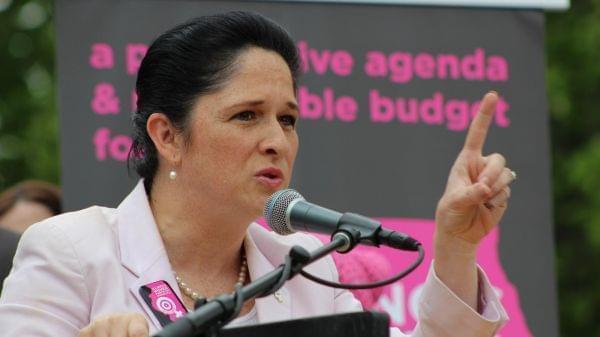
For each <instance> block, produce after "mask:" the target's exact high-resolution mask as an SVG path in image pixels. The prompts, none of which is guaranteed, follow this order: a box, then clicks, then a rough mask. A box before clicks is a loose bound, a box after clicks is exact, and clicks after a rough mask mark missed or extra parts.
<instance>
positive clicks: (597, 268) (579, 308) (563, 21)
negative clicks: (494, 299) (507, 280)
mask: <svg viewBox="0 0 600 337" xmlns="http://www.w3.org/2000/svg"><path fill="white" fill-rule="evenodd" d="M54 43H55V35H54V29H53V25H52V1H51V0H31V1H24V0H22V1H14V2H13V1H11V0H0V76H1V77H0V78H1V80H0V188H4V187H7V186H9V185H12V184H14V183H16V182H18V181H20V180H22V179H25V178H38V179H45V180H48V181H52V182H55V183H58V181H59V163H60V161H59V151H58V125H57V124H58V118H57V108H56V85H55V84H56V72H55V66H54V65H55V60H54V58H55V55H54ZM546 51H547V53H546V54H547V64H548V66H547V80H548V97H549V102H550V113H551V128H552V152H553V153H552V154H553V174H554V175H553V183H554V186H553V187H554V219H555V223H556V243H557V266H558V277H559V299H560V303H559V304H560V320H561V331H562V334H561V335H562V336H600V324H599V323H598V322H600V282H598V278H599V277H600V263H598V258H599V257H600V132H599V130H600V113H598V111H597V110H598V109H599V108H598V107H600V0H574V1H572V8H571V9H570V10H569V11H568V12H558V13H549V14H548V15H547V44H546Z"/></svg>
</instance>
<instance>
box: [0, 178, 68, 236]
mask: <svg viewBox="0 0 600 337" xmlns="http://www.w3.org/2000/svg"><path fill="white" fill-rule="evenodd" d="M61 212H62V203H61V193H60V189H59V188H58V187H57V186H55V185H53V184H51V183H47V182H44V181H35V180H29V181H23V182H21V183H18V184H17V185H15V186H13V187H11V188H9V189H7V190H6V191H4V192H3V193H2V194H1V195H0V228H4V229H7V230H11V231H13V232H16V233H23V232H24V231H25V230H26V229H27V227H29V226H30V225H32V224H34V223H36V222H38V221H41V220H44V219H46V218H49V217H52V216H55V215H57V214H60V213H61Z"/></svg>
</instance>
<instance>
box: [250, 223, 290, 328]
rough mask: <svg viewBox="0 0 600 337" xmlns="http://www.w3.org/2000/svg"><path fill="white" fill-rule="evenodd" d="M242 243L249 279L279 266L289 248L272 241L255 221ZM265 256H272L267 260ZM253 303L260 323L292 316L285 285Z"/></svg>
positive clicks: (287, 318)
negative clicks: (243, 244)
mask: <svg viewBox="0 0 600 337" xmlns="http://www.w3.org/2000/svg"><path fill="white" fill-rule="evenodd" d="M244 243H245V248H246V259H247V260H248V269H249V271H250V279H251V280H256V279H257V278H259V277H261V276H263V275H264V274H266V273H268V272H270V271H272V270H273V269H275V268H276V267H277V266H279V264H281V262H283V256H285V255H286V254H287V253H288V250H289V246H286V245H280V244H279V243H278V242H274V240H273V238H272V237H271V235H270V234H269V232H267V230H266V229H264V228H263V227H261V226H260V225H259V224H256V223H252V224H250V227H249V228H248V234H247V235H246V240H245V242H244ZM265 254H266V256H265ZM267 256H270V257H274V258H272V259H271V260H269V259H268V258H267ZM286 284H287V283H286ZM255 303H256V304H255V305H256V311H257V313H258V321H259V322H260V323H267V322H274V321H282V320H289V319H291V318H292V300H291V296H290V292H289V290H288V289H287V287H286V285H284V286H283V287H281V288H280V289H279V290H278V291H277V292H276V293H275V294H273V295H269V296H266V297H264V298H259V299H257V300H256V301H255Z"/></svg>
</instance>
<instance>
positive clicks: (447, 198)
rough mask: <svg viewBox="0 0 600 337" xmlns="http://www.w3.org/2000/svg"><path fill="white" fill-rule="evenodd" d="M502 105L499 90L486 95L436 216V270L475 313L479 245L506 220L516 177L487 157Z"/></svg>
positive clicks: (499, 158)
mask: <svg viewBox="0 0 600 337" xmlns="http://www.w3.org/2000/svg"><path fill="white" fill-rule="evenodd" d="M497 101H498V94H496V93H495V92H489V93H488V94H486V95H485V96H484V98H483V100H482V102H481V106H480V108H479V112H478V113H477V115H476V116H475V118H474V119H473V121H472V122H471V126H470V127H469V132H468V134H467V139H466V140H465V145H464V147H463V149H462V150H461V151H460V153H459V155H458V157H457V158H456V161H455V162H454V165H453V166H452V169H451V170H450V176H449V177H448V183H447V184H446V190H445V191H444V195H442V198H441V199H440V201H439V202H438V205H437V209H436V212H435V222H436V230H435V238H434V248H435V252H434V259H435V263H434V269H435V272H436V274H437V276H438V277H439V279H440V280H441V281H442V282H443V283H444V284H445V285H446V286H447V287H448V288H449V289H450V290H452V291H453V292H454V293H455V294H456V295H457V296H458V297H459V298H461V299H462V300H463V301H464V302H465V303H467V304H468V305H469V306H471V307H472V308H473V309H477V308H478V307H479V305H478V295H477V294H478V283H477V278H478V276H477V268H476V251H477V246H478V245H479V243H480V242H481V240H482V239H483V238H484V237H485V236H486V235H487V234H488V233H489V232H490V231H491V230H492V229H493V228H494V226H496V225H497V224H498V222H499V221H500V219H501V218H502V215H503V214H504V212H505V211H506V208H507V202H508V198H509V197H510V187H509V186H508V185H509V184H510V183H511V182H513V181H514V180H515V179H516V174H515V173H514V172H513V171H511V170H509V169H508V168H506V166H505V165H506V160H505V159H504V157H503V156H502V155H500V154H497V153H494V154H491V155H488V156H483V155H482V150H483V145H484V143H485V139H486V136H487V132H488V129H489V127H490V124H491V122H492V119H493V115H494V112H495V110H496V102H497Z"/></svg>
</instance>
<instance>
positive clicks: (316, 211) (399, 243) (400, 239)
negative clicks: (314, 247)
mask: <svg viewBox="0 0 600 337" xmlns="http://www.w3.org/2000/svg"><path fill="white" fill-rule="evenodd" d="M264 217H265V220H266V221H267V223H268V224H269V227H271V229H272V230H273V231H274V232H275V233H277V234H280V235H288V234H292V233H294V232H296V231H303V232H316V233H322V234H334V233H336V232H339V231H345V232H347V233H348V234H350V235H351V236H352V238H354V239H355V241H357V242H358V243H361V244H365V245H370V246H376V247H379V245H385V246H389V247H392V248H397V249H402V250H410V251H417V250H418V249H419V248H418V247H419V246H420V245H421V243H420V242H419V241H417V240H415V239H413V238H411V237H410V236H408V235H406V234H404V233H400V232H395V231H391V230H387V229H384V228H382V227H381V223H380V222H379V221H375V220H373V219H370V218H367V217H365V216H362V215H360V214H355V213H343V214H342V213H340V212H337V211H334V210H330V209H327V208H325V207H322V206H319V205H315V204H311V203H310V202H308V201H306V200H305V199H304V197H302V195H301V194H300V193H298V192H296V191H295V190H293V189H286V190H281V191H277V192H275V193H273V194H272V195H271V196H270V197H269V199H268V200H267V202H266V203H265V209H264Z"/></svg>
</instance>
